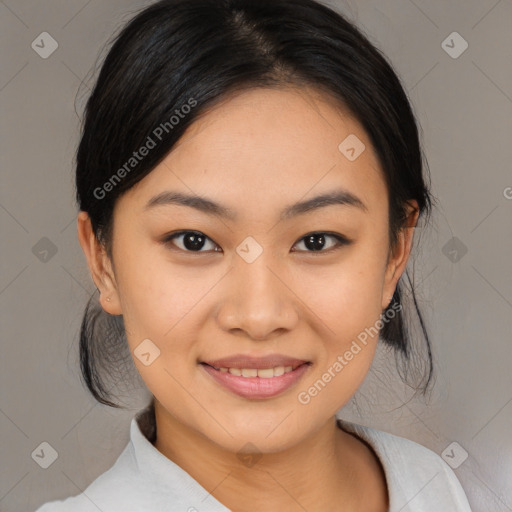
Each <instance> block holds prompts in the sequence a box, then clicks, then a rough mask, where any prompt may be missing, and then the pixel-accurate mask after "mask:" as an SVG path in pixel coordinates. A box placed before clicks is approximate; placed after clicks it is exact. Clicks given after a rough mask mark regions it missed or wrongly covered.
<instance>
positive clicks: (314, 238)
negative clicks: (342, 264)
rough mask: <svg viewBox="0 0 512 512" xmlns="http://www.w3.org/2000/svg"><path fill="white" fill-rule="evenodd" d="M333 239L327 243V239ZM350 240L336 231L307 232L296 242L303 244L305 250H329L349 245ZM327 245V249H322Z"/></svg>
mask: <svg viewBox="0 0 512 512" xmlns="http://www.w3.org/2000/svg"><path fill="white" fill-rule="evenodd" d="M329 239H331V240H335V242H331V243H329V242H328V240H329ZM351 243H352V241H351V240H349V239H348V238H346V237H344V236H343V235H339V234H338V233H324V232H317V233H309V234H307V235H305V236H303V237H302V238H301V239H300V240H299V242H297V244H303V246H304V247H306V252H317V253H318V252H330V251H332V250H335V249H337V248H339V247H340V246H343V245H350V244H351ZM325 247H327V249H324V248H325Z"/></svg>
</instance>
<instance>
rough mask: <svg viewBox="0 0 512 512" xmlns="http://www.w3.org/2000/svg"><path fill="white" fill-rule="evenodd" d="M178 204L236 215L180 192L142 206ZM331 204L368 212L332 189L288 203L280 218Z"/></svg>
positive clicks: (355, 199) (343, 192)
mask: <svg viewBox="0 0 512 512" xmlns="http://www.w3.org/2000/svg"><path fill="white" fill-rule="evenodd" d="M165 205H180V206H189V207H191V208H195V209H196V210H199V211H201V212H203V213H206V214H208V215H213V216H216V217H220V218H224V219H229V220H233V221H234V220H236V219H237V218H238V215H237V214H236V212H235V211H234V210H232V209H231V208H227V207H225V206H222V205H220V204H218V203H216V202H215V201H212V200H211V199H208V198H206V197H201V196H197V195H189V194H183V193H181V192H173V191H165V192H161V193H160V194H158V195H156V196H154V197H152V198H151V199H150V200H149V201H148V202H147V203H146V206H145V207H144V210H145V211H148V210H151V209H153V208H155V207H158V206H165ZM331 205H343V206H354V207H356V208H359V209H361V210H362V211H364V212H368V208H367V207H366V205H365V204H364V203H363V201H361V199H359V198H358V197H357V196H356V195H354V194H352V193H351V192H349V191H347V190H333V191H331V192H326V193H324V194H321V195H318V196H316V197H313V198H311V199H306V200H305V201H299V202H297V203H294V204H292V205H289V206H287V207H285V208H284V210H282V212H281V214H280V217H279V218H280V220H286V219H290V218H292V217H295V216H297V215H302V214H304V213H307V212H310V211H313V210H317V209H319V208H324V207H326V206H331Z"/></svg>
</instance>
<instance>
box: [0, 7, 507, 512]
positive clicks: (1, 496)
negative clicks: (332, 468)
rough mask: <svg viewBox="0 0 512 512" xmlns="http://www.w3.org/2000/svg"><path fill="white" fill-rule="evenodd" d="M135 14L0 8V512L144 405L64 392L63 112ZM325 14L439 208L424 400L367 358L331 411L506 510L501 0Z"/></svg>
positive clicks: (74, 478)
mask: <svg viewBox="0 0 512 512" xmlns="http://www.w3.org/2000/svg"><path fill="white" fill-rule="evenodd" d="M148 3H150V2H147V1H146V2H143V1H134V0H110V1H108V2H101V1H99V0H89V1H87V0H66V1H64V0H49V1H47V2H35V1H33V0H4V1H0V19H1V32H0V34H1V35H0V38H1V45H0V48H1V57H2V68H1V78H0V101H1V120H2V122H1V151H0V154H1V159H2V161H1V168H2V185H3V186H2V189H1V195H0V223H1V224H0V227H1V234H2V259H1V274H0V308H1V340H2V345H1V358H0V365H1V366H0V390H1V391H0V431H1V434H2V435H1V438H0V439H1V447H0V461H1V469H0V510H2V511H33V510H35V508H37V507H38V506H39V505H40V504H41V503H43V502H45V501H49V500H53V499H62V498H64V497H67V496H70V495H75V494H78V493H80V492H81V491H82V490H83V489H85V487H86V486H87V485H88V484H89V483H90V482H91V481H92V480H93V479H94V478H96V477H97V476H98V475H99V474H100V473H102V472H104V471H105V470H107V469H108V468H109V467H110V466H111V465H112V464H113V462H114V461H115V459H116V458H117V456H118V455H119V453H120V452H121V451H122V449H123V448H124V446H125V444H126V442H127V441H128V436H129V430H128V427H129V421H130V419H131V417H132V415H133V414H134V413H135V412H136V411H137V410H138V409H140V408H141V407H142V406H143V405H144V404H145V402H146V401H147V399H148V396H149V395H148V392H147V390H145V389H144V388H143V386H141V385H140V381H139V382H137V381H134V384H133V386H132V387H131V388H130V387H128V389H127V391H126V393H125V396H126V399H127V400H129V405H130V409H129V410H128V411H116V410H114V409H109V408H107V407H103V406H100V405H97V404H96V402H95V401H94V400H93V399H92V397H90V396H89V395H88V393H86V391H85V390H84V388H83V387H82V385H81V383H80V380H79V367H78V355H77V347H78V338H77V333H78V329H79V324H80V321H81V317H82V312H83V308H84V306H85V303H86V301H87V299H88V298H89V297H90V296H91V294H92V293H93V292H95V287H94V284H93V282H92V280H91V278H90V276H89V273H88V270H87V267H86V262H85V258H84V256H83V254H82V251H81V249H80V246H79V244H78V240H77V236H76V213H77V212H76V208H75V205H74V196H73V193H74V191H73V166H72V165H73V164H72V161H73V156H74V151H75V147H76V143H77V138H78V133H79V119H78V118H77V115H76V114H75V103H76V108H77V110H78V113H79V114H80V113H81V108H82V107H83V103H84V98H86V95H87V94H88V92H89V90H88V87H90V86H91V83H92V80H93V79H94V73H93V71H94V65H95V63H96V61H97V59H98V56H99V55H103V53H100V52H101V48H102V46H103V44H104V43H105V42H106V41H107V40H108V39H109V38H110V36H111V35H112V34H113V33H114V31H115V30H116V29H118V28H119V27H120V25H121V24H123V23H124V22H126V21H127V20H128V19H129V18H130V17H131V16H132V14H133V13H134V12H135V11H136V10H137V9H138V8H140V7H143V6H144V5H147V4H148ZM330 4H331V5H332V6H334V7H336V8H337V9H339V10H341V11H342V12H343V13H344V14H346V15H347V16H348V17H349V18H350V19H352V20H355V21H356V23H357V24H358V26H359V27H360V28H361V29H362V30H363V31H364V32H365V33H366V34H367V35H368V37H369V38H370V40H371V41H372V42H373V43H375V44H376V45H377V46H379V47H380V48H381V49H382V50H383V52H384V53H385V54H386V55H387V56H388V57H389V58H390V60H391V62H392V63H393V64H394V66H395V68H396V70H397V72H398V74H399V75H400V77H401V78H402V80H403V82H404V84H405V86H406V89H407V91H408V93H409V95H410V99H411V102H412V104H413V107H414V110H415V112H416V114H417V116H418V120H419V123H420V125H421V128H422V138H423V144H424V150H425V154H426V157H427V159H428V162H429V165H430V170H431V173H432V183H433V192H434V194H435V195H436V196H437V197H438V199H439V202H440V205H439V208H438V210H437V211H436V212H435V215H434V218H433V228H430V230H424V231H423V232H422V237H421V243H420V244H419V246H418V247H419V248H420V249H419V250H421V252H420V253H419V254H418V256H417V257H416V267H415V276H416V284H417V286H418V293H419V299H420V305H421V306H422V308H423V312H424V314H425V316H426V320H427V322H428V326H429V329H430V334H431V336H432V341H433V344H434V350H435V359H436V365H437V366H436V370H437V381H436V387H435V389H434V393H433V394H432V396H431V398H430V400H429V402H428V403H427V404H426V403H425V402H424V401H421V400H417V399H415V400H409V395H410V390H408V389H407V388H405V387H404V386H402V385H401V384H400V381H399V379H398V378H396V379H395V381H394V382H395V384H394V385H391V384H390V383H391V382H393V378H394V375H393V366H392V364H391V365H390V364H389V363H387V362H386V359H387V360H388V361H389V360H390V356H389V355H386V354H385V353H384V351H379V352H378V354H377V357H376V360H375V363H374V368H373V370H372V372H371V374H370V375H369V376H368V378H367V380H366V381H365V383H364V384H363V386H362V389H361V390H360V391H361V392H360V393H358V396H360V398H358V399H357V400H358V401H357V407H356V404H355V403H354V402H351V403H350V404H349V405H348V406H347V407H346V408H345V409H344V410H343V411H340V414H339V415H340V416H342V417H344V418H345V419H348V420H353V421H357V422H359V423H363V424H367V425H371V426H373V427H375V428H379V429H382V430H386V431H388V432H392V433H394V434H397V435H401V436H403V437H407V438H409V439H413V440H415V441H417V442H419V443H421V444H423V445H425V446H427V447H429V448H430V449H432V450H434V451H435V452H437V453H438V454H440V455H441V454H443V452H444V450H445V449H446V448H447V447H449V445H450V444H451V443H453V442H456V443H457V445H452V446H451V447H450V448H449V449H448V451H447V452H444V453H445V457H448V456H449V457H450V458H451V461H450V462H452V464H453V461H457V460H459V459H460V458H463V457H464V456H465V453H467V454H468V457H467V459H466V460H465V461H464V462H462V463H461V464H460V466H459V467H458V468H457V469H455V470H454V471H455V473H456V474H457V476H458V478H459V480H460V481H461V483H462V485H463V487H464V489H465V491H466V493H467V495H468V498H469V501H470V503H471V505H472V508H473V510H474V511H475V512H494V511H508V510H511V511H512V478H511V475H512V440H511V435H510V433H511V432H512V372H510V370H509V366H510V361H511V356H512V343H511V341H512V340H511V337H512V336H511V332H512V314H511V313H512V272H511V271H510V262H511V261H512V258H511V253H512V222H511V219H512V188H511V187H512V172H511V162H512V66H511V63H512V30H510V28H511V27H512V2H511V1H510V0H500V1H496V0H483V1H476V0H472V1H462V0H457V1H455V0H453V1H450V2H446V1H444V2H443V1H441V0H429V1H424V2H420V1H419V0H415V1H414V2H413V1H412V0H396V1H393V2H391V1H377V0H372V1H369V0H368V1H366V0H365V1H357V2H355V1H351V2H348V1H347V2H341V1H338V2H336V1H334V0H331V2H330ZM454 31H456V32H458V33H459V34H460V35H461V36H462V37H463V38H464V40H466V41H467V43H468V45H469V46H468V48H467V49H466V51H464V52H463V53H462V54H461V55H460V56H458V57H457V58H453V57H452V56H450V55H449V54H448V53H447V51H445V49H444V46H445V45H446V44H449V45H451V46H453V47H454V48H453V50H452V51H456V50H458V49H460V48H461V46H460V43H461V42H460V40H459V41H457V40H454V43H451V42H450V38H448V39H447V37H448V36H449V35H450V34H452V32H454ZM42 32H48V33H50V34H51V36H52V37H53V38H54V39H55V40H56V41H57V43H58V48H57V50H56V51H55V52H54V53H53V54H52V55H50V56H49V57H48V58H47V59H43V58H41V57H40V56H39V54H38V53H36V51H34V49H32V47H31V45H32V42H33V41H34V40H35V41H36V42H37V41H38V40H40V39H38V36H39V35H40V34H41V33H42ZM446 39H447V43H444V44H443V41H445V40H446ZM46 48H48V45H46ZM82 81H85V83H84V85H82V86H81V87H80V92H79V94H78V96H77V91H79V86H80V83H81V82H82ZM75 96H76V98H75ZM43 237H46V238H47V239H48V240H46V239H43V240H42V241H41V239H42V238H43ZM447 244H448V245H447ZM52 249H53V251H52ZM44 250H47V251H49V252H46V253H45V252H44ZM55 250H56V253H55V254H53V252H55ZM466 250H467V252H465V251H466ZM42 442H47V443H49V444H50V445H51V446H52V447H53V448H54V449H55V450H56V452H57V453H58V458H57V459H56V460H55V462H54V463H53V464H52V465H51V466H50V467H48V469H43V468H42V467H40V466H39V464H38V463H36V462H35V459H37V458H36V457H35V456H34V457H33V456H32V454H33V453H34V451H36V453H37V451H38V450H39V451H40V444H41V443H42ZM36 449H38V450H36ZM452 449H453V451H452ZM46 453H49V452H48V450H47V452H46ZM445 460H447V461H448V458H446V459H445ZM459 462H460V461H459ZM425 484H427V485H428V483H427V482H425ZM413 505H414V501H411V503H410V507H409V508H408V510H414V506H413ZM404 512H405V510H404Z"/></svg>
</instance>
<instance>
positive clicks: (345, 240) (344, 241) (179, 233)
mask: <svg viewBox="0 0 512 512" xmlns="http://www.w3.org/2000/svg"><path fill="white" fill-rule="evenodd" d="M185 234H194V235H198V236H203V237H205V239H206V240H209V241H211V242H212V243H214V244H215V242H213V240H211V238H209V237H208V236H206V235H205V234H204V233H202V232H201V231H193V230H182V231H177V232H175V233H171V234H170V235H167V236H166V237H165V238H164V239H163V240H162V243H163V244H165V245H173V246H174V247H173V250H177V251H181V252H186V253H192V254H194V253H195V254H200V253H211V252H222V250H221V251H217V250H213V251H203V250H199V251H190V250H188V249H181V248H179V247H176V246H175V244H173V243H172V242H173V240H174V239H175V238H178V237H180V236H183V235H185ZM315 235H326V236H328V237H331V238H334V239H336V240H337V244H336V245H335V246H334V247H330V248H329V249H326V250H322V249H320V250H318V251H308V250H301V251H294V252H307V253H310V254H321V253H331V252H332V251H334V250H337V249H340V248H341V247H343V246H347V245H350V244H351V243H352V240H349V239H348V238H346V237H344V236H343V235H340V234H338V233H331V232H329V231H313V232H312V233H307V234H306V235H304V236H303V237H302V238H300V239H299V240H298V241H297V242H296V243H295V244H294V246H295V245H296V244H297V243H299V242H302V241H303V240H305V239H306V238H308V237H310V236H315ZM215 245H217V244H215ZM217 247H218V245H217Z"/></svg>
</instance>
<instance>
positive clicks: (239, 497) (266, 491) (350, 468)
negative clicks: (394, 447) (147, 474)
mask: <svg viewBox="0 0 512 512" xmlns="http://www.w3.org/2000/svg"><path fill="white" fill-rule="evenodd" d="M155 422H156V427H157V428H156V430H157V435H156V441H155V443H154V445H155V448H156V449H157V450H159V451H160V452H161V453H162V454H163V455H165V456H166V457H167V458H169V459H170V460H172V461H173V462H175V463H176V464H177V465H179V466H180V467H181V468H182V469H184V470H185V471H186V472H187V473H188V474H189V475H190V476H191V477H192V478H194V480H196V481H197V482H198V483H199V484H200V485H201V486H202V487H203V488H205V489H206V490H208V491H210V493H211V494H212V496H213V497H214V498H215V499H216V500H218V501H219V502H221V503H222V504H224V505H225V506H226V507H228V508H230V509H231V510H233V511H236V512H245V511H247V512H249V511H254V510H266V511H269V512H270V511H273V510H276V511H277V510H290V511H295V510H297V511H299V510H300V511H303V510H308V511H313V510H329V509H331V510H332V508H333V507H332V504H333V503H343V504H344V509H343V510H346V511H356V510H357V511H358V510H378V511H380V510H386V509H385V508H380V507H379V508H366V509H365V508H360V507H361V503H367V504H368V492H367V486H366V485H365V481H364V479H366V480H367V479H368V475H369V473H368V463H369V464H370V465H371V464H373V470H374V471H375V470H376V471H378V468H377V467H376V462H375V456H374V455H373V454H372V453H373V452H371V450H370V449H369V448H368V447H367V446H366V445H365V444H364V443H362V442H361V441H360V440H358V439H357V438H356V437H355V436H353V435H352V434H349V433H347V432H345V431H343V430H342V429H341V428H339V426H338V424H337V421H336V418H335V417H334V416H333V417H332V418H330V419H329V421H327V422H326V423H325V424H324V425H323V426H322V427H321V428H320V429H318V430H317V431H315V432H313V433H312V434H311V435H309V436H308V437H307V438H305V439H304V440H303V441H302V442H301V443H300V444H297V445H295V446H292V447H289V448H287V449H285V450H282V451H278V452H273V453H264V454H261V453H258V452H256V453H254V450H253V452H252V453H251V450H250V449H249V447H247V448H245V450H241V451H239V452H238V453H233V452H232V451H228V450H225V449H224V448H223V447H221V446H219V445H218V444H217V443H214V442H212V441H211V440H210V439H208V438H207V437H205V436H204V435H202V434H201V433H199V432H197V431H196V430H193V429H190V428H189V427H188V426H186V425H184V424H183V423H181V422H179V421H178V420H177V419H176V418H175V417H173V416H172V415H170V414H169V413H168V412H167V411H166V410H165V409H164V408H163V407H162V406H161V405H160V404H159V403H158V402H156V403H155ZM383 492H384V494H382V493H383ZM379 499H380V500H381V501H382V500H384V501H386V499H387V495H386V494H385V490H384V491H383V490H382V489H381V493H380V495H379Z"/></svg>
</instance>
